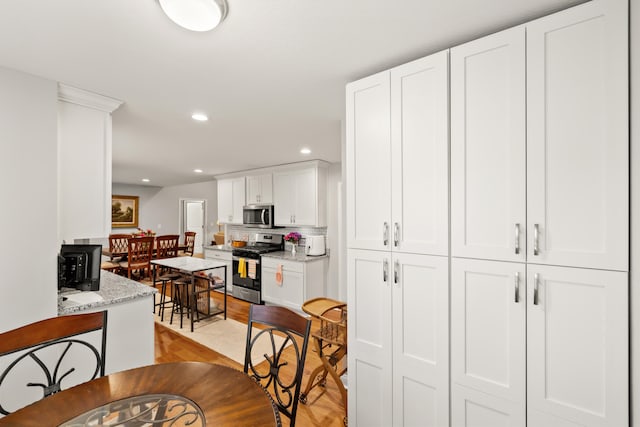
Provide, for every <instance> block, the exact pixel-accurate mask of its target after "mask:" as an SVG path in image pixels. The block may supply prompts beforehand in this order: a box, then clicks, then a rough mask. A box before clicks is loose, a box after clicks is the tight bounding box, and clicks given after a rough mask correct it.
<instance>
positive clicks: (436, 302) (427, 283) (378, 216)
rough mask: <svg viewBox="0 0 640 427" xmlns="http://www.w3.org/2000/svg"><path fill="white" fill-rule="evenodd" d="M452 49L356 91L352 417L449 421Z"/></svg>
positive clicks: (351, 112) (350, 156)
mask: <svg viewBox="0 0 640 427" xmlns="http://www.w3.org/2000/svg"><path fill="white" fill-rule="evenodd" d="M448 109H449V108H448V52H446V51H445V52H440V53H436V54H434V55H431V56H429V57H426V58H423V59H420V60H417V61H414V62H411V63H409V64H405V65H402V66H400V67H397V68H394V69H392V70H390V71H387V72H383V73H380V74H376V75H374V76H372V77H369V78H366V79H363V80H360V81H358V82H355V83H352V84H350V85H348V87H347V144H348V145H347V163H348V165H349V166H348V178H347V182H348V184H347V205H348V207H347V224H348V226H347V230H348V235H347V242H348V243H347V244H348V247H349V249H348V254H347V258H348V261H347V262H348V281H349V286H348V295H347V298H348V304H349V309H348V310H349V322H348V328H349V329H348V333H349V353H348V366H349V389H348V395H349V424H351V425H361V426H376V425H379V426H390V425H422V426H429V425H432V426H442V425H447V424H448V423H449V404H448V401H449V379H448V370H449V351H448V346H449V341H448V331H449V320H448V304H449V295H448V258H447V255H448V251H449V249H448V231H447V230H448V216H449V207H448V174H449V168H448V165H449V160H448V139H449V135H448Z"/></svg>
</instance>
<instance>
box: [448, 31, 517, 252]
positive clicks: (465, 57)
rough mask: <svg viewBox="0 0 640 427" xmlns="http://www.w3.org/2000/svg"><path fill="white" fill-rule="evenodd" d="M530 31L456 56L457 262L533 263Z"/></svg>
mask: <svg viewBox="0 0 640 427" xmlns="http://www.w3.org/2000/svg"><path fill="white" fill-rule="evenodd" d="M524 48H525V30H524V27H516V28H513V29H509V30H506V31H502V32H500V33H496V34H492V35H490V36H487V37H484V38H481V39H478V40H474V41H472V42H469V43H466V44H464V45H461V46H458V47H455V48H453V49H451V254H452V255H453V256H458V257H471V258H474V257H475V258H484V259H495V260H505V261H524V260H525V259H526V250H525V246H526V241H527V240H526V238H527V233H526V229H525V227H526V217H525V214H526V211H525V210H526V191H525V190H526V186H525V177H526V167H525V162H526V159H525V136H526V129H525V94H526V88H525V50H524Z"/></svg>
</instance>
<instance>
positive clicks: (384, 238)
mask: <svg viewBox="0 0 640 427" xmlns="http://www.w3.org/2000/svg"><path fill="white" fill-rule="evenodd" d="M382 242H383V244H384V245H385V246H387V245H388V244H389V224H387V223H386V222H385V223H384V224H383V226H382Z"/></svg>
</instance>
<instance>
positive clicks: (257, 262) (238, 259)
mask: <svg viewBox="0 0 640 427" xmlns="http://www.w3.org/2000/svg"><path fill="white" fill-rule="evenodd" d="M240 258H244V257H239V256H234V257H233V258H232V260H233V261H240ZM244 260H245V261H247V262H249V261H255V262H256V264H260V260H259V259H255V258H244Z"/></svg>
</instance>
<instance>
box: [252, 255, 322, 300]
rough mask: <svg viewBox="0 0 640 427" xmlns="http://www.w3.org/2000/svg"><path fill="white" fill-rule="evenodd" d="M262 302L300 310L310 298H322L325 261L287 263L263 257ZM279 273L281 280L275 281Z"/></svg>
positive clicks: (279, 259)
mask: <svg viewBox="0 0 640 427" xmlns="http://www.w3.org/2000/svg"><path fill="white" fill-rule="evenodd" d="M261 261H262V266H261V269H262V271H261V273H262V300H263V301H264V302H267V303H271V304H277V305H281V306H283V307H288V308H291V309H294V310H298V311H300V310H301V309H302V304H303V303H304V302H305V301H307V300H310V299H312V298H317V297H322V296H325V288H326V270H327V262H326V261H327V258H326V257H322V258H318V259H316V260H309V261H289V260H283V259H281V258H268V257H267V256H263V257H262V259H261ZM279 270H280V272H281V274H282V276H281V277H282V278H281V280H280V281H278V277H279V276H278V273H279Z"/></svg>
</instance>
